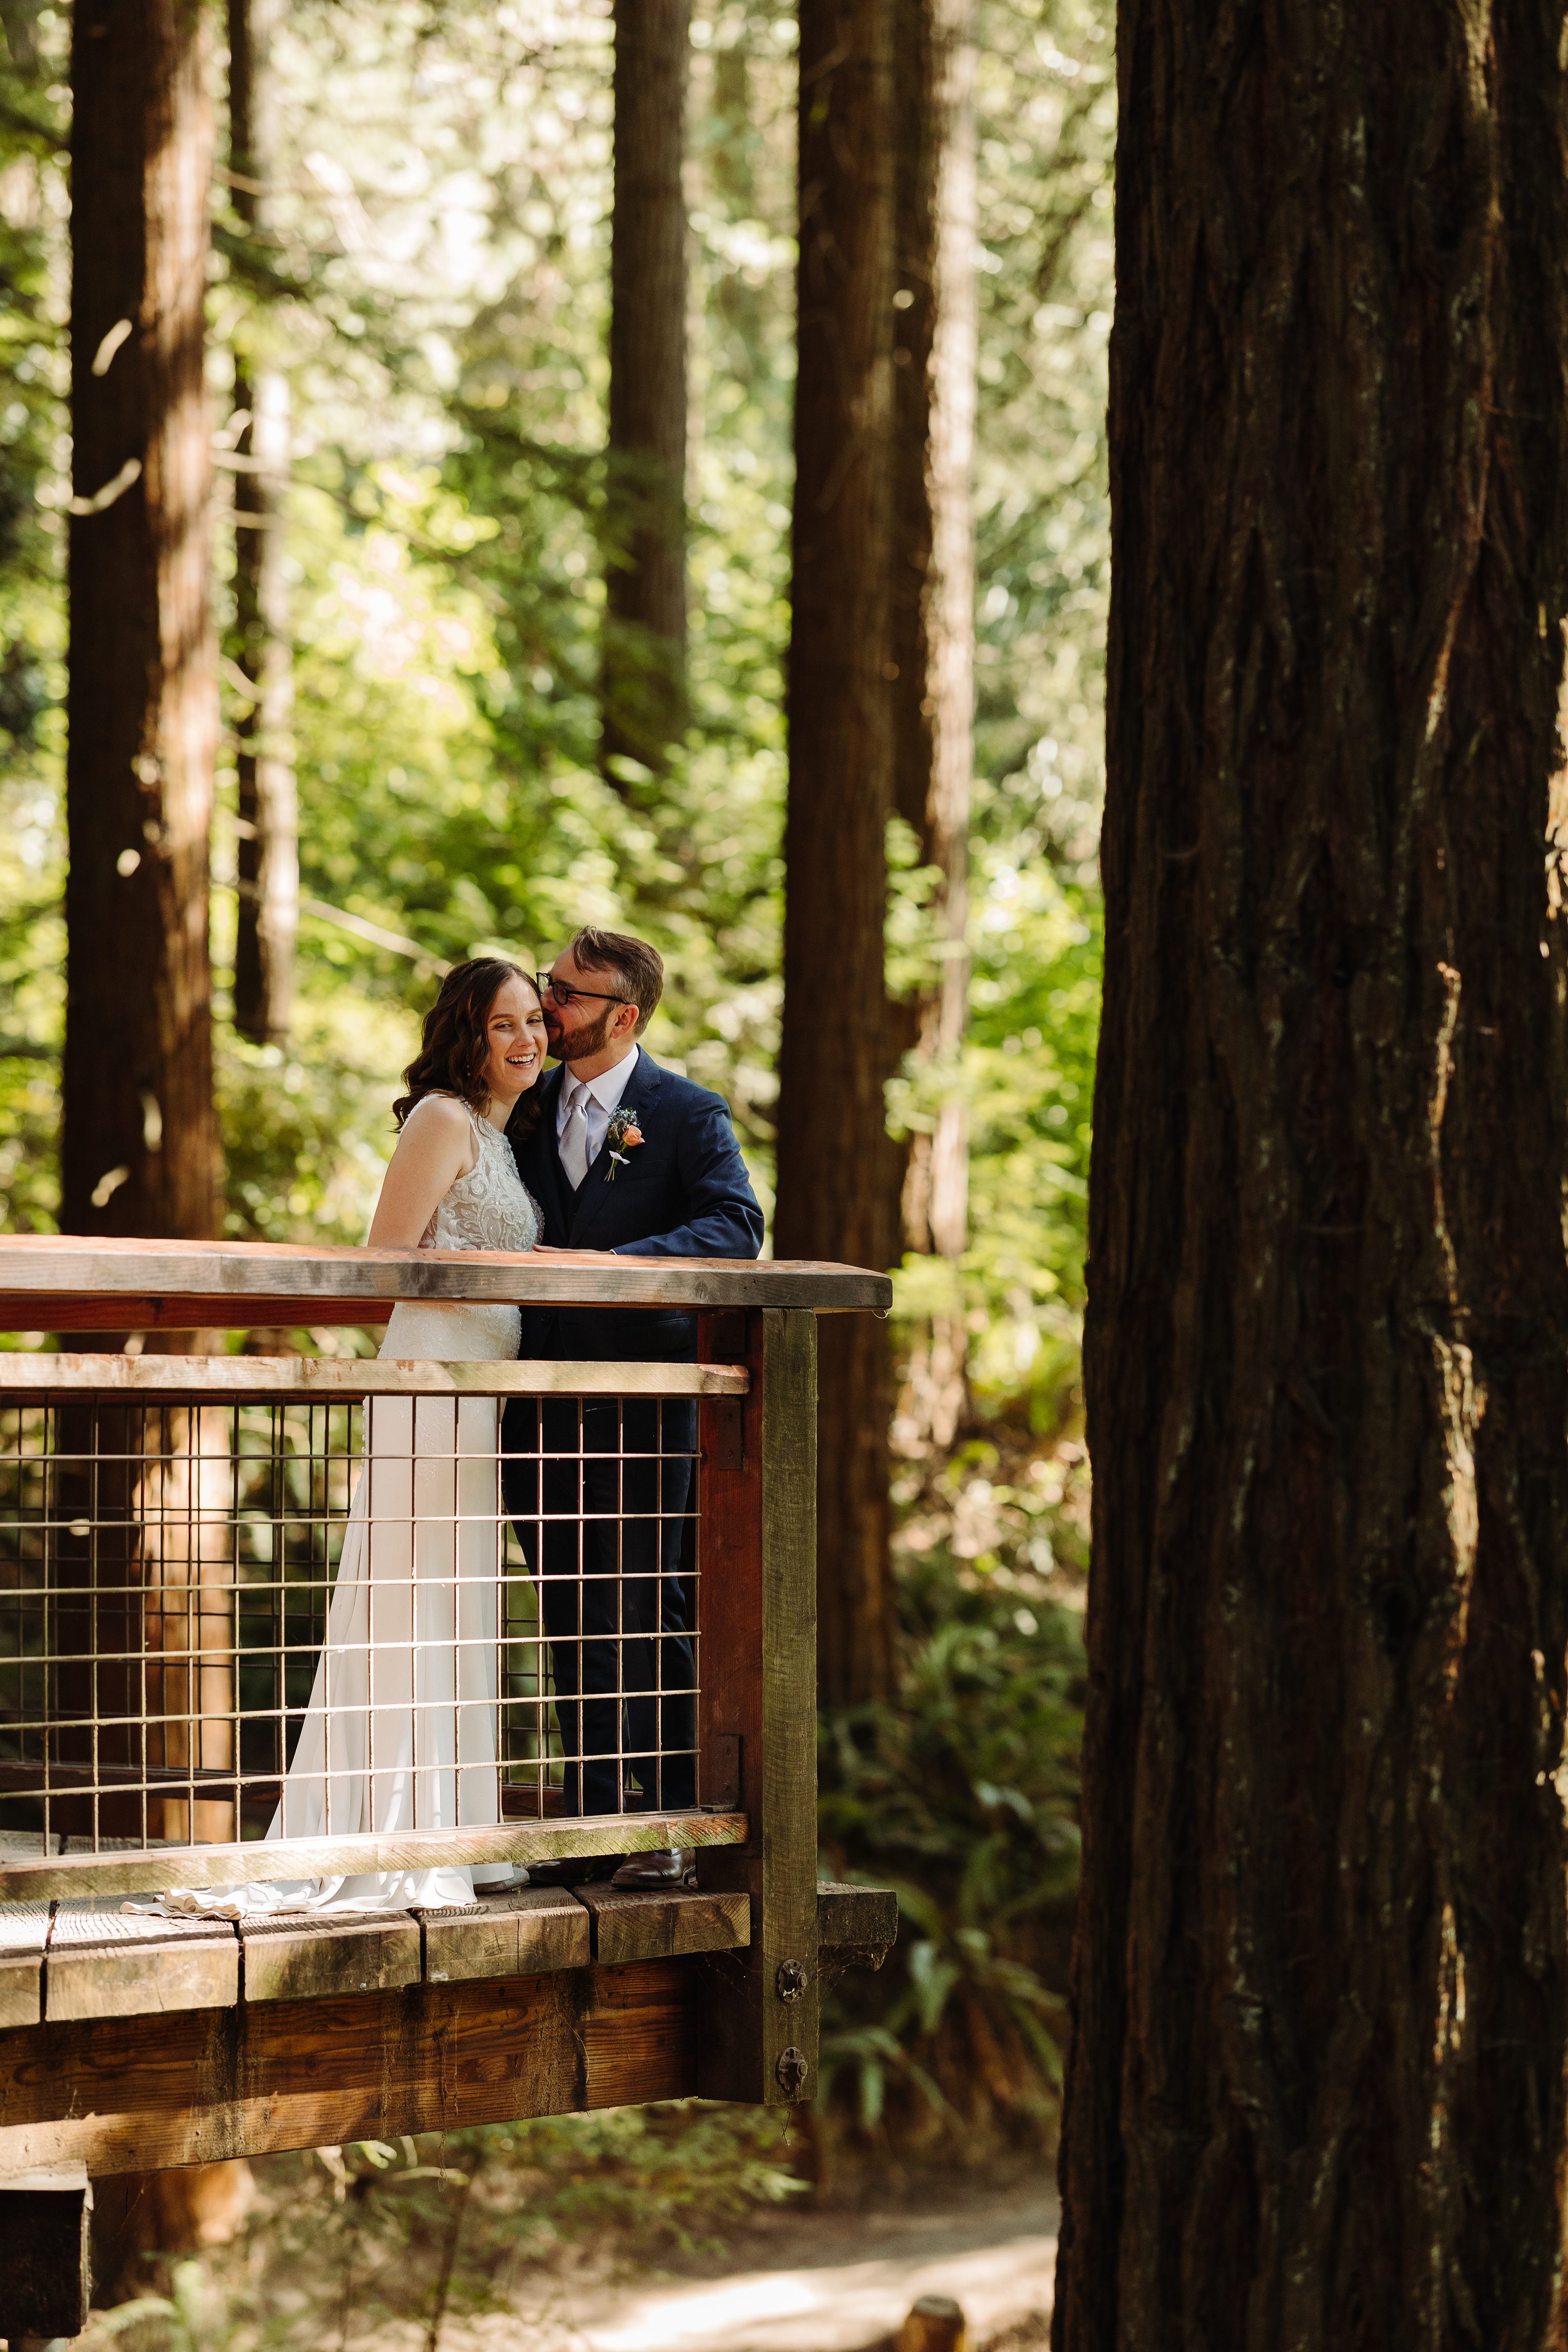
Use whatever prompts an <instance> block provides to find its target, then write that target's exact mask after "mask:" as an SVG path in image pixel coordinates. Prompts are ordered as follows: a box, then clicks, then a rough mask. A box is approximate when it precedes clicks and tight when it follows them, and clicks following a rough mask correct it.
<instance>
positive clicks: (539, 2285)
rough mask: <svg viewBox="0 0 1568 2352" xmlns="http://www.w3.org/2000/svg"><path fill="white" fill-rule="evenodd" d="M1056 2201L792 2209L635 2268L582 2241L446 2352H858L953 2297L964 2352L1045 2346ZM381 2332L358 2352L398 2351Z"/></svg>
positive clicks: (477, 2319)
mask: <svg viewBox="0 0 1568 2352" xmlns="http://www.w3.org/2000/svg"><path fill="white" fill-rule="evenodd" d="M1056 2228H1057V2202H1056V2192H1055V2189H1054V2187H1053V2186H1052V2184H1051V2180H1050V2177H1049V2175H1048V2173H1044V2172H1041V2173H1033V2174H1030V2175H1027V2176H1025V2177H1023V2178H1021V2179H1015V2180H1013V2181H1010V2182H1008V2183H1006V2184H1005V2185H994V2186H987V2185H984V2184H982V2183H978V2182H977V2183H973V2184H970V2183H966V2182H964V2181H963V2180H962V2179H960V2180H958V2181H956V2182H955V2181H954V2180H952V2179H947V2180H946V2181H944V2182H942V2183H940V2184H938V2183H931V2184H926V2185H924V2186H923V2187H921V2188H918V2189H909V2190H907V2191H906V2192H905V2193H904V2194H903V2195H901V2196H900V2197H898V2198H897V2199H894V2198H889V2199H887V2200H877V2201H873V2202H869V2203H858V2204H857V2205H855V2206H852V2207H851V2206H832V2205H830V2206H827V2207H826V2208H824V2207H822V2206H817V2205H813V2206H793V2205H792V2206H786V2207H784V2208H783V2209H781V2210H775V2211H772V2212H767V2213H763V2214H761V2215H759V2216H758V2218H757V2219H756V2220H755V2221H752V2222H750V2223H748V2224H747V2225H745V2226H744V2227H743V2228H742V2229H739V2230H732V2231H731V2232H730V2233H729V2235H728V2237H727V2241H726V2244H725V2248H724V2252H723V2253H722V2254H718V2253H710V2254H693V2255H689V2256H687V2257H684V2258H682V2257H673V2258H666V2260H665V2261H664V2262H663V2263H661V2264H659V2265H658V2267H657V2268H653V2267H641V2266H638V2267H636V2268H632V2267H629V2266H628V2265H627V2264H626V2263H625V2262H624V2260H623V2261H615V2260H613V2259H612V2258H609V2257H607V2256H605V2254H604V2253H602V2252H595V2250H594V2249H593V2248H592V2247H590V2246H588V2245H584V2244H582V2243H579V2244H576V2245H574V2246H572V2247H569V2248H568V2247H563V2248H562V2249H561V2250H560V2252H558V2254H557V2255H556V2257H555V2258H554V2259H553V2260H552V2261H551V2262H549V2263H542V2264H540V2265H538V2266H537V2267H536V2268H533V2269H531V2271H530V2272H528V2273H525V2274H523V2275H522V2276H521V2277H519V2278H516V2279H515V2280H514V2281H513V2282H511V2283H510V2292H509V2294H508V2302H509V2303H510V2306H511V2307H510V2310H509V2311H506V2312H499V2311H492V2312H489V2313H487V2314H484V2315H476V2316H474V2317H471V2318H468V2319H462V2320H454V2319H449V2320H448V2321H447V2325H446V2326H445V2327H444V2328H443V2330H442V2336H441V2352H862V2347H870V2346H874V2345H879V2344H880V2343H881V2341H882V2340H883V2339H884V2338H885V2337H886V2336H889V2334H890V2333H891V2331H892V2330H893V2329H894V2328H896V2327H897V2326H898V2325H899V2322H900V2320H901V2319H902V2318H903V2316H904V2315H905V2313H906V2312H907V2311H908V2310H909V2308H910V2304H911V2303H912V2302H914V2300H915V2298H916V2297H917V2296H919V2295H922V2294H942V2295H948V2296H951V2297H952V2299H953V2300H954V2301H955V2302H957V2303H958V2304H960V2305H962V2307H963V2312H964V2315H965V2318H966V2320H967V2322H968V2329H969V2342H970V2345H971V2347H973V2352H1034V2347H1044V2346H1045V2345H1046V2344H1047V2342H1048V2340H1049V2327H1050V2310H1051V2281H1052V2274H1053V2272H1054V2269H1055V2265H1056V2252H1057V2240H1056ZM413 2335H414V2331H413V2330H405V2329H404V2328H402V2327H390V2328H386V2329H384V2330H383V2331H380V2332H379V2334H378V2336H377V2337H376V2338H374V2339H372V2342H371V2344H370V2345H365V2344H364V2343H363V2339H362V2342H361V2347H360V2352H373V2347H374V2352H395V2347H396V2352H402V2347H403V2346H404V2345H405V2343H409V2342H411V2341H412V2338H413Z"/></svg>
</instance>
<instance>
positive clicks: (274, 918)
mask: <svg viewBox="0 0 1568 2352" xmlns="http://www.w3.org/2000/svg"><path fill="white" fill-rule="evenodd" d="M281 14H282V10H281V6H280V0H228V152H229V164H230V176H231V179H232V183H233V185H232V191H231V193H232V198H233V203H234V208H235V211H236V212H237V214H238V215H239V217H240V219H241V221H243V222H244V224H245V226H246V227H247V229H248V230H249V231H250V232H251V233H252V235H254V234H255V233H256V232H257V231H258V229H260V228H262V227H263V226H265V223H266V211H267V205H268V173H270V171H271V168H272V153H273V143H274V142H273V125H272V114H273V93H272V80H273V77H272V62H271V50H272V42H273V38H274V36H275V34H276V31H277V27H278V25H279V21H280V19H281ZM266 338H267V323H266V320H265V319H264V318H263V319H262V320H255V321H252V322H250V339H249V341H247V344H246V345H245V346H244V347H242V348H240V349H238V350H237V351H236V353H235V366H234V408H235V415H236V418H237V420H239V419H242V420H243V422H242V423H241V424H240V429H239V432H238V434H237V436H236V439H235V445H234V446H235V456H236V460H237V473H236V475H235V483H234V605H235V612H234V644H235V661H236V666H237V668H238V670H239V671H240V674H241V676H242V677H245V678H246V679H247V681H248V683H249V687H250V691H251V702H250V708H249V709H248V710H242V711H241V713H240V717H239V723H238V734H239V741H238V745H237V749H236V753H235V764H236V768H237V772H238V773H237V782H238V794H237V798H238V810H237V814H238V819H239V843H238V852H239V854H238V860H237V863H238V868H239V872H238V883H239V894H238V895H239V908H238V918H237V927H236V932H235V948H234V1025H235V1027H236V1028H237V1030H238V1031H239V1032H240V1034H241V1035H242V1036H246V1037H249V1038H252V1039H254V1040H255V1042H256V1043H257V1044H258V1045H265V1044H267V1042H268V1040H269V1039H271V1038H277V1037H282V1036H285V1035H286V1034H288V1028H289V1012H290V1010H291V1008H292V1005H293V1000H294V947H295V940H296V938H297V936H298V933H299V929H300V814H299V793H298V787H297V784H296V781H295V775H294V744H293V734H292V728H293V718H294V664H293V659H292V655H291V651H290V647H289V582H288V575H287V572H286V570H285V541H284V535H283V492H284V489H285V487H286V485H287V482H288V477H289V379H288V378H287V376H285V375H284V374H283V373H282V372H281V370H280V369H279V368H276V367H271V366H268V363H267V359H266V356H265V351H264V349H263V351H262V352H260V353H258V352H255V351H253V350H252V349H251V348H250V347H249V345H250V341H260V342H261V344H262V345H263V346H265V342H266Z"/></svg>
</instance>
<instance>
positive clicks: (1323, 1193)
mask: <svg viewBox="0 0 1568 2352" xmlns="http://www.w3.org/2000/svg"><path fill="white" fill-rule="evenodd" d="M1565 96H1568V93H1565V90H1564V76H1563V67H1562V63H1561V61H1560V53H1559V48H1558V24H1557V20H1556V18H1555V17H1554V16H1552V15H1551V13H1550V12H1546V11H1531V10H1529V9H1514V8H1498V9H1496V10H1492V11H1489V10H1488V9H1487V7H1486V6H1485V5H1479V6H1477V7H1475V8H1472V9H1468V10H1458V9H1455V10H1452V11H1449V12H1447V13H1444V12H1441V11H1439V12H1436V13H1427V14H1424V15H1418V16H1413V15H1412V14H1411V13H1410V12H1409V11H1408V10H1406V9H1403V8H1401V7H1398V6H1395V5H1390V0H1373V5H1370V6H1366V7H1362V8H1356V9H1345V10H1338V9H1333V8H1324V7H1322V6H1321V5H1319V0H1284V5H1281V6H1279V7H1277V8H1276V9H1274V10H1273V12H1272V13H1271V15H1270V16H1269V19H1268V31H1267V37H1264V31H1263V27H1262V25H1261V22H1260V21H1258V22H1256V23H1253V22H1248V21H1247V20H1238V19H1236V18H1233V17H1222V16H1215V13H1214V11H1213V10H1212V9H1210V8H1209V7H1208V6H1207V5H1194V0H1179V5H1152V0H1123V8H1122V17H1121V141H1120V168H1119V180H1118V189H1117V288H1118V301H1117V314H1116V325H1115V331H1114V338H1113V346H1112V366H1111V420H1110V449H1111V491H1112V516H1113V558H1114V562H1113V579H1114V582H1115V588H1114V595H1113V609H1112V615H1111V628H1110V673H1109V681H1108V691H1109V714H1110V723H1109V792H1108V801H1107V810H1106V825H1105V844H1104V874H1105V890H1106V917H1107V921H1106V991H1105V1013H1104V1030H1103V1038H1102V1044H1101V1048H1100V1068H1099V1078H1098V1087H1097V1097H1096V1107H1095V1108H1096V1116H1095V1139H1094V1159H1093V1181H1092V1187H1091V1192H1092V1199H1091V1208H1090V1291H1089V1332H1088V1339H1087V1359H1086V1381H1087V1389H1088V1399H1089V1444H1090V1449H1091V1452H1092V1454H1093V1458H1094V1469H1095V1480H1094V1494H1095V1502H1094V1538H1093V1567H1092V1574H1091V1580H1090V1600H1089V1676H1088V1690H1089V1698H1088V1721H1087V1737H1086V1741H1085V1748H1084V1795H1083V1802H1084V1856H1083V1882H1082V1891H1081V1898H1080V1914H1079V1938H1078V1947H1077V1952H1076V1957H1075V1962H1074V1984H1073V2027H1072V2048H1071V2057H1070V2065H1069V2074H1068V2108H1067V2116H1066V2125H1065V2132H1064V2139H1063V2149H1062V2181H1063V2198H1064V2226H1063V2234H1062V2249H1061V2257H1060V2266H1059V2270H1058V2300H1057V2316H1056V2322H1055V2327H1056V2335H1055V2341H1056V2344H1057V2345H1058V2347H1060V2352H1091V2347H1092V2352H1112V2347H1117V2352H1120V2347H1126V2346H1131V2345H1139V2346H1142V2345H1149V2346H1156V2345H1157V2346H1184V2347H1185V2346H1192V2347H1196V2346H1199V2345H1203V2346H1222V2345H1223V2346H1226V2347H1231V2346H1235V2347H1240V2346H1247V2347H1253V2346H1256V2347H1277V2346H1278V2347H1290V2352H1317V2347H1323V2352H1328V2347H1333V2348H1334V2352H1344V2347H1352V2346H1363V2345H1364V2346H1373V2345H1375V2346H1378V2347H1387V2348H1388V2352H1396V2347H1417V2346H1419V2347H1423V2352H1431V2347H1450V2346H1451V2347H1456V2348H1457V2347H1460V2346H1464V2347H1473V2346H1481V2345H1485V2346H1495V2347H1502V2346H1504V2345H1507V2346H1510V2347H1521V2352H1522V2347H1541V2346H1545V2345H1548V2344H1551V2345H1560V2344H1561V2343H1563V2340H1564V2329H1565V2328H1568V2311H1565V2310H1564V2308H1563V2294H1564V2287H1563V2267H1562V2248H1563V2221H1564V2215H1563V2184H1564V2165H1563V2154H1564V2128H1563V2124H1564V2059H1565V2056H1568V1999H1565V1996H1568V1923H1565V1919H1564V1864H1565V1859H1568V1857H1565V1854H1564V1834H1563V1804H1562V1801H1561V1798H1560V1794H1559V1788H1558V1785H1557V1783H1556V1780H1555V1779H1554V1776H1555V1775H1556V1774H1557V1772H1558V1769H1559V1766H1560V1764H1561V1759H1562V1757H1563V1721H1564V1711H1563V1660H1564V1648H1565V1643H1568V1452H1565V1449H1564V1444H1563V1432H1564V1428H1565V1427H1568V1279H1565V1273H1564V1259H1563V1228H1562V1223H1561V1217H1562V1202H1563V1175H1564V1149H1563V1144H1564V1139H1563V1109H1564V1090H1565V1081H1568V1066H1565V1055H1564V1037H1563V1027H1564V1011H1563V1007H1564V1003H1565V1000H1568V952H1565V949H1568V940H1565V937H1564V934H1565V930H1568V924H1565V923H1564V921H1563V919H1561V916H1562V908H1563V888H1562V883H1561V880H1560V877H1561V873H1562V856H1563V848H1564V846H1565V845H1568V778H1565V776H1564V772H1563V744H1562V741H1561V739H1560V735H1559V719H1558V713H1559V693H1560V690H1561V688H1562V686H1563V620H1564V615H1565V613H1568V398H1565V373H1568V360H1565V355H1568V319H1565V293H1564V282H1563V254H1564V252H1565V251H1568V175H1565V173H1564V152H1563V122H1564V119H1565V118H1564V100H1565ZM1543 847H1544V851H1545V857H1546V865H1545V867H1544V869H1543ZM1548 877H1550V878H1548Z"/></svg>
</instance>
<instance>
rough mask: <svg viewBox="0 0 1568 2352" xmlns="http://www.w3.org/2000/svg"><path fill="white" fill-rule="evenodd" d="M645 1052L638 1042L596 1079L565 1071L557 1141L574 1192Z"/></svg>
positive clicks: (557, 1115)
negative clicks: (580, 1076) (638, 1061)
mask: <svg viewBox="0 0 1568 2352" xmlns="http://www.w3.org/2000/svg"><path fill="white" fill-rule="evenodd" d="M641 1052H642V1047H641V1046H640V1045H634V1046H633V1047H632V1050H631V1052H630V1053H629V1054H628V1055H626V1059H625V1060H624V1061H621V1062H616V1064H615V1065H614V1066H613V1067H612V1068H610V1069H607V1070H601V1071H600V1073H599V1075H598V1076H597V1077H596V1078H574V1076H573V1075H572V1073H571V1071H570V1070H568V1071H566V1073H565V1074H564V1077H563V1082H562V1087H561V1098H560V1100H559V1101H558V1102H557V1104H556V1106H555V1141H556V1147H557V1149H558V1150H559V1151H560V1154H561V1165H562V1167H563V1169H564V1170H565V1171H566V1181H567V1182H568V1183H569V1184H570V1185H571V1186H572V1188H573V1190H574V1192H575V1191H576V1189H577V1187H578V1186H579V1185H580V1184H581V1183H582V1182H583V1180H584V1177H585V1176H586V1175H587V1173H588V1171H589V1169H590V1168H592V1166H593V1164H594V1162H595V1160H597V1158H598V1156H599V1154H600V1152H601V1151H603V1150H604V1148H605V1136H606V1135H608V1133H609V1131H610V1121H611V1119H612V1118H614V1117H615V1115H616V1109H617V1108H618V1107H619V1104H620V1099H621V1097H622V1096H623V1095H624V1094H625V1093H626V1088H627V1087H628V1086H630V1084H631V1078H632V1072H633V1071H634V1070H635V1069H636V1068H637V1057H638V1055H640V1054H641ZM568 1130H572V1131H571V1132H569V1131H568Z"/></svg>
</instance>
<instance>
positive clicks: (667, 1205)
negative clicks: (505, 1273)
mask: <svg viewBox="0 0 1568 2352" xmlns="http://www.w3.org/2000/svg"><path fill="white" fill-rule="evenodd" d="M563 1082H564V1074H563V1070H562V1068H561V1067H560V1066H557V1067H556V1068H554V1069H553V1070H552V1071H551V1072H550V1074H549V1076H547V1077H544V1078H542V1079H541V1081H540V1084H539V1087H538V1088H537V1090H536V1093H535V1095H532V1096H529V1095H525V1096H524V1097H523V1099H522V1102H521V1104H520V1106H519V1108H518V1111H517V1112H514V1113H513V1118H512V1126H513V1129H515V1130H517V1131H516V1132H514V1133H513V1135H512V1152H513V1156H514V1157H515V1159H516V1160H517V1166H518V1173H519V1174H520V1175H521V1178H522V1181H523V1182H524V1183H525V1184H526V1185H527V1187H528V1189H529V1191H530V1192H531V1193H532V1195H533V1197H534V1199H535V1200H536V1201H537V1202H538V1203H539V1205H540V1207H541V1208H542V1210H543V1212H544V1232H543V1235H542V1239H543V1240H545V1241H546V1242H548V1243H551V1244H552V1245H553V1246H554V1247H556V1248H558V1249H603V1250H616V1251H618V1252H619V1253H620V1255H622V1256H623V1257H755V1256H756V1255H757V1254H758V1252H759V1251H760V1250H761V1248H762V1246H763V1213H762V1211H761V1209H760V1208H759V1207H758V1206H757V1196H756V1194H755V1193H754V1192H752V1180H751V1178H750V1177H749V1176H748V1175H747V1173H746V1165H745V1162H744V1160H742V1157H741V1153H740V1148H739V1146H738V1145H737V1143H736V1141H735V1133H734V1129H732V1128H731V1124H730V1111H729V1106H728V1105H727V1104H726V1103H725V1101H724V1099H723V1097H721V1096H720V1095H715V1094H710V1092H709V1090H708V1088H707V1087H700V1086H696V1085H694V1084H693V1082H692V1081H691V1079H689V1078H682V1077H678V1076H677V1075H676V1073H675V1072H674V1071H673V1070H664V1069H660V1067H659V1066H658V1063H657V1062H656V1061H655V1060H654V1059H653V1057H652V1055H650V1054H649V1053H648V1051H647V1046H646V1045H645V1046H644V1047H643V1048H642V1050H641V1052H640V1054H639V1055H638V1056H637V1067H636V1069H635V1070H634V1071H633V1072H632V1075H631V1078H630V1080H629V1082H628V1084H627V1087H626V1092H625V1094H624V1095H623V1096H622V1097H621V1108H623V1109H625V1110H629V1111H635V1112H636V1114H637V1125H638V1127H639V1128H640V1129H642V1136H643V1140H642V1142H641V1143H640V1144H638V1145H637V1146H636V1147H635V1148H634V1149H633V1150H630V1151H627V1152H626V1154H625V1156H624V1160H623V1164H622V1165H621V1166H619V1167H618V1168H616V1170H615V1181H614V1183H611V1182H610V1181H608V1178H609V1174H610V1170H611V1166H612V1162H611V1160H610V1155H609V1152H608V1150H604V1151H601V1152H600V1154H599V1156H598V1158H597V1159H596V1160H595V1162H594V1164H593V1166H592V1167H591V1168H590V1169H589V1171H588V1173H587V1175H586V1176H585V1177H584V1180H583V1183H582V1185H581V1188H580V1189H579V1190H578V1191H577V1192H575V1193H574V1192H573V1190H572V1187H571V1185H570V1184H569V1183H568V1182H567V1181H566V1178H565V1175H564V1174H563V1171H562V1167H561V1157H560V1153H559V1151H558V1150H557V1149H556V1142H555V1115H556V1110H557V1108H558V1106H559V1104H560V1100H561V1088H562V1086H563ZM535 1102H537V1109H535V1108H534V1105H535ZM519 1352H520V1353H521V1355H522V1356H524V1357H544V1358H550V1359H558V1358H563V1357H566V1358H573V1357H578V1358H585V1359H586V1360H589V1361H592V1362H599V1363H605V1362H616V1361H619V1362H625V1363H644V1364H667V1363H690V1362H695V1360H696V1357H697V1318H696V1317H695V1315H687V1314H680V1313H676V1312H665V1311H664V1310H662V1309H654V1308H651V1307H627V1308H616V1307H524V1308H523V1310H522V1345H521V1349H520V1350H519Z"/></svg>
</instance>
